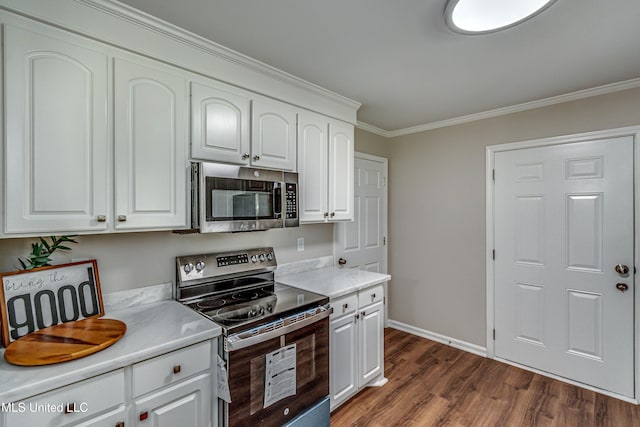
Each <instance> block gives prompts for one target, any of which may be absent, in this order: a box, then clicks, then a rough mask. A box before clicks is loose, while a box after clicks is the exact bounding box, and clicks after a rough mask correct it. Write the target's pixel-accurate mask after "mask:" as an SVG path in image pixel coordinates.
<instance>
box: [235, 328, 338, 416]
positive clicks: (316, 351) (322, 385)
mask: <svg viewBox="0 0 640 427" xmlns="http://www.w3.org/2000/svg"><path fill="white" fill-rule="evenodd" d="M283 329H284V331H283V332H285V333H284V335H280V336H277V337H273V338H267V340H266V341H262V342H259V343H256V344H252V345H250V346H247V347H243V348H240V349H238V350H232V351H230V352H229V353H227V369H228V374H229V390H230V394H231V403H229V404H226V405H224V406H225V407H224V408H223V416H224V418H226V422H227V424H226V425H228V426H229V427H236V426H257V425H259V426H265V427H268V426H274V427H279V426H282V425H284V424H286V423H287V422H289V421H291V420H292V419H294V418H295V417H296V416H298V415H300V414H301V413H303V412H304V411H305V410H307V409H308V408H311V407H313V406H314V404H316V403H318V402H320V401H322V399H324V398H325V397H326V396H327V395H328V394H329V319H328V317H324V318H322V319H321V320H318V321H315V322H313V323H311V324H308V325H306V326H304V327H302V328H300V329H297V330H294V331H292V332H288V333H287V332H286V327H285V328H283ZM294 354H295V357H294V356H293V355H294ZM292 359H294V360H292ZM293 366H295V371H292V367H293ZM293 372H295V375H294V374H293Z"/></svg>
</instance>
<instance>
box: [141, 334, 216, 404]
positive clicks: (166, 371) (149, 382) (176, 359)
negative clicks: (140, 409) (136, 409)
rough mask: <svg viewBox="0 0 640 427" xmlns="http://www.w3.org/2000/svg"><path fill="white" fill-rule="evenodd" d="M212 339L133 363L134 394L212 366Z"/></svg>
mask: <svg viewBox="0 0 640 427" xmlns="http://www.w3.org/2000/svg"><path fill="white" fill-rule="evenodd" d="M211 351H212V350H211V341H206V342H203V343H200V344H195V345H192V346H190V347H187V348H183V349H181V350H176V351H173V352H171V353H167V354H164V355H162V356H158V357H155V358H153V359H150V360H146V361H144V362H140V363H136V364H135V365H133V396H134V397H136V396H140V395H143V394H145V393H148V392H150V391H152V390H155V389H158V388H160V387H163V386H165V385H168V384H172V383H174V382H176V381H180V380H181V379H183V378H187V377H189V376H191V375H193V374H195V373H197V372H200V371H204V370H205V369H209V367H210V366H211Z"/></svg>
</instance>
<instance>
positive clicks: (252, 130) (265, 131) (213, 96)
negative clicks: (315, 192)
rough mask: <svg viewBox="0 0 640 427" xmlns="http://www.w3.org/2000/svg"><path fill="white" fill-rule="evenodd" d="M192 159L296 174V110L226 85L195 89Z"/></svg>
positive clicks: (209, 84)
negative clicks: (288, 171) (287, 171)
mask: <svg viewBox="0 0 640 427" xmlns="http://www.w3.org/2000/svg"><path fill="white" fill-rule="evenodd" d="M191 114H192V116H191V126H192V141H191V157H192V158H193V159H196V160H208V161H212V162H223V163H232V164H236V165H242V166H254V167H260V168H267V169H279V170H290V171H292V170H295V168H296V120H297V110H296V109H295V108H293V107H292V106H291V105H288V104H285V103H283V102H279V101H275V100H272V99H268V98H263V97H260V96H258V95H253V94H250V93H248V92H244V91H243V90H241V89H236V88H233V87H232V86H228V85H225V84H223V83H219V82H215V81H213V80H211V81H208V82H207V83H206V84H203V83H200V82H194V83H192V84H191Z"/></svg>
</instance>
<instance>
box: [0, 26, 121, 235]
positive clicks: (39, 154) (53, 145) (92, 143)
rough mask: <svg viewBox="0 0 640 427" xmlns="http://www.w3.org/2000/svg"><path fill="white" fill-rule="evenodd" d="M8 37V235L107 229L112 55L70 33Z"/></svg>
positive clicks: (11, 29)
mask: <svg viewBox="0 0 640 427" xmlns="http://www.w3.org/2000/svg"><path fill="white" fill-rule="evenodd" d="M4 37H5V57H4V66H5V67H4V77H5V84H4V87H5V97H6V98H5V99H6V103H5V105H6V140H5V149H6V159H5V160H6V162H5V164H6V168H5V176H4V179H5V191H6V193H5V196H6V197H5V200H6V206H5V208H6V209H5V215H6V217H5V233H6V234H12V233H13V234H22V233H32V232H37V233H39V232H71V233H73V232H79V231H97V232H99V231H103V230H105V229H106V228H107V222H106V218H107V216H108V215H109V210H110V196H109V176H110V172H109V165H110V160H111V159H110V153H109V149H108V147H109V144H108V134H109V133H108V130H107V105H108V103H107V93H108V89H107V88H108V84H107V83H108V77H107V73H108V59H107V56H106V55H105V54H103V53H100V52H99V51H96V50H93V49H92V48H91V47H88V46H90V45H89V44H88V43H86V42H85V41H82V40H81V39H78V38H76V37H74V36H71V35H66V34H56V36H54V35H50V34H46V35H45V34H40V33H38V32H36V31H32V30H27V29H22V28H18V27H15V26H12V25H5V33H4ZM103 219H104V220H105V221H104V222H102V220H103Z"/></svg>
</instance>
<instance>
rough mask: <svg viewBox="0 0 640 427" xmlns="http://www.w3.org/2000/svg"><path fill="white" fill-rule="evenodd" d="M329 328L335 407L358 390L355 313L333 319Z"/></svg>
mask: <svg viewBox="0 0 640 427" xmlns="http://www.w3.org/2000/svg"><path fill="white" fill-rule="evenodd" d="M329 330H330V334H329V349H330V357H329V363H330V366H329V372H330V378H329V392H330V394H331V408H332V409H333V408H335V407H336V406H338V405H339V404H341V403H342V402H344V401H345V400H347V399H348V398H349V397H351V396H353V395H354V394H355V393H356V392H357V391H358V370H357V362H358V359H357V350H358V347H357V345H358V334H357V323H356V317H355V314H348V315H346V316H343V317H338V318H336V319H332V320H331V322H330V324H329Z"/></svg>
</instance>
